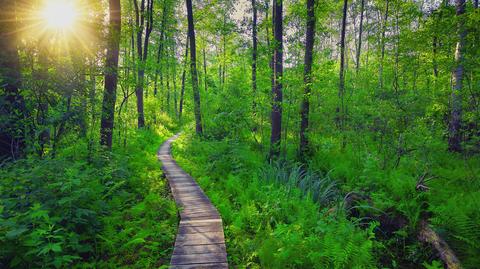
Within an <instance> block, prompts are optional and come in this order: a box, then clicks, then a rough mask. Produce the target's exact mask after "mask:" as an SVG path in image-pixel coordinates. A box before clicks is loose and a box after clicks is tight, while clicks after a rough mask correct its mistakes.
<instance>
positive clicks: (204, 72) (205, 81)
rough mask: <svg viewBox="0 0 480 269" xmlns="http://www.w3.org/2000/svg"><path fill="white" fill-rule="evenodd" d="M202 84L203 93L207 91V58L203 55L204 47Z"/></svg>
mask: <svg viewBox="0 0 480 269" xmlns="http://www.w3.org/2000/svg"><path fill="white" fill-rule="evenodd" d="M203 74H204V78H203V82H204V83H205V92H207V91H208V86H207V56H206V53H205V47H203Z"/></svg>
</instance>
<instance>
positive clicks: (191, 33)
mask: <svg viewBox="0 0 480 269" xmlns="http://www.w3.org/2000/svg"><path fill="white" fill-rule="evenodd" d="M186 4H187V17H188V37H189V39H190V73H191V75H192V90H193V102H194V114H195V131H196V133H197V134H198V135H202V134H203V128H202V115H201V111H200V91H199V89H198V73H197V52H196V44H195V26H194V24H193V10H192V0H186Z"/></svg>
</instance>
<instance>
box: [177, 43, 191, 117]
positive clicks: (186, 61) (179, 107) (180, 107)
mask: <svg viewBox="0 0 480 269" xmlns="http://www.w3.org/2000/svg"><path fill="white" fill-rule="evenodd" d="M188 44H189V42H188V37H187V40H186V42H185V62H184V64H183V71H182V88H181V90H180V104H178V119H179V120H180V121H181V120H182V113H183V100H184V96H185V77H186V73H187V63H188Z"/></svg>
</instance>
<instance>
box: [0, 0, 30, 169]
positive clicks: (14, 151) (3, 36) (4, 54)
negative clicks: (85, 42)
mask: <svg viewBox="0 0 480 269" xmlns="http://www.w3.org/2000/svg"><path fill="white" fill-rule="evenodd" d="M0 3H1V6H2V9H0V89H1V93H0V102H1V103H2V106H1V107H0V116H1V117H2V122H0V160H1V159H3V158H9V157H11V158H13V159H17V158H19V157H22V156H23V155H24V153H25V144H26V143H25V135H26V134H25V129H26V128H25V125H26V124H25V123H26V121H25V119H26V116H27V110H26V107H25V102H24V99H23V97H22V95H21V94H20V91H19V88H20V84H21V73H20V63H19V59H18V50H17V35H16V31H15V29H16V28H17V27H16V21H15V4H14V3H11V2H10V1H7V0H1V1H0ZM4 119H5V120H4Z"/></svg>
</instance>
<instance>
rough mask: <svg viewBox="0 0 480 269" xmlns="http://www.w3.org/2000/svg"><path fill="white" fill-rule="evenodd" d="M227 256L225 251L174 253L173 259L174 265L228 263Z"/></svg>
mask: <svg viewBox="0 0 480 269" xmlns="http://www.w3.org/2000/svg"><path fill="white" fill-rule="evenodd" d="M226 262H227V257H226V256H225V254H223V253H202V254H186V255H183V254H174V255H173V256H172V259H171V262H170V263H171V264H172V265H182V264H198V263H200V264H202V263H226Z"/></svg>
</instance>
